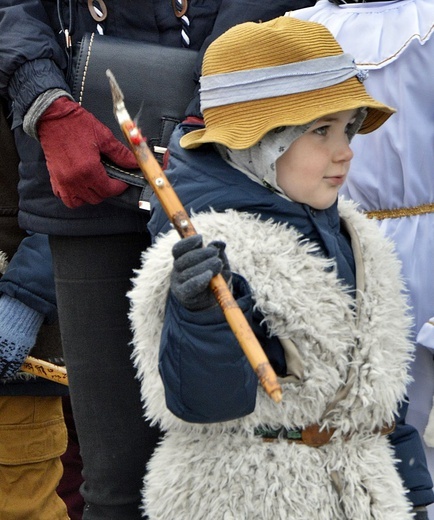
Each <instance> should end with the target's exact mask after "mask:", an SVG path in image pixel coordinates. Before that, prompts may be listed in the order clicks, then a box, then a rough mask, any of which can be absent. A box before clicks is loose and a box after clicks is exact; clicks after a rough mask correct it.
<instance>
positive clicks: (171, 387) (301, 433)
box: [129, 17, 413, 520]
mask: <svg viewBox="0 0 434 520" xmlns="http://www.w3.org/2000/svg"><path fill="white" fill-rule="evenodd" d="M362 79H363V73H362V71H359V70H358V69H357V68H356V67H355V65H354V63H353V60H352V58H351V56H349V55H346V54H343V52H342V49H341V48H340V46H339V45H338V44H337V42H336V41H335V39H334V38H333V37H332V35H331V34H330V32H329V31H328V30H327V29H325V28H324V27H323V26H321V25H319V24H316V23H312V22H304V21H301V20H297V19H293V18H289V17H281V18H277V19H275V20H272V21H270V22H266V23H259V24H256V23H245V24H240V25H238V26H235V27H234V28H232V29H230V30H229V31H227V32H226V33H225V34H223V35H222V36H221V37H219V38H218V39H217V40H216V41H215V42H214V43H213V44H211V45H210V47H209V48H208V50H207V52H206V54H205V57H204V63H203V70H202V78H201V107H202V111H203V114H204V121H205V126H204V127H200V126H198V125H196V126H194V125H188V124H184V125H180V127H179V128H178V130H177V132H176V134H175V135H174V136H173V139H172V144H171V158H170V163H169V167H168V170H167V172H166V173H167V175H168V177H169V179H170V181H171V182H172V184H173V186H174V188H175V190H176V191H177V192H178V195H179V196H180V198H181V200H182V202H183V203H184V205H185V207H186V209H187V210H188V211H189V212H190V213H191V214H192V215H193V223H194V225H195V227H196V229H197V230H198V232H199V233H200V235H198V236H193V237H190V238H187V239H183V240H179V237H178V235H177V233H176V232H175V231H174V230H170V225H169V223H168V220H167V218H166V216H165V215H164V213H163V211H162V208H161V206H160V205H159V204H158V203H156V202H155V203H154V207H153V215H152V219H151V222H150V230H151V232H152V234H153V236H154V237H155V238H156V240H155V244H154V246H153V247H152V248H151V249H149V250H148V251H147V252H146V253H145V254H144V257H143V258H144V263H143V267H142V269H141V270H140V271H139V272H138V273H137V277H136V279H135V286H134V288H133V290H132V291H131V292H130V293H129V296H130V298H131V302H132V308H131V315H130V317H131V320H132V325H133V328H134V360H135V364H136V366H137V368H138V375H139V377H140V379H141V383H142V395H143V399H144V402H145V405H146V414H147V416H148V417H149V418H150V419H152V420H153V421H154V422H155V423H158V424H159V425H160V426H161V428H162V429H163V430H164V431H165V432H166V433H165V437H164V439H163V441H162V442H161V444H160V446H159V447H158V448H157V450H156V452H155V454H154V456H153V458H152V460H151V462H150V465H149V473H148V474H147V476H146V479H145V488H144V507H145V508H146V512H147V514H148V515H149V518H150V519H151V520H155V519H159V520H165V519H167V520H172V519H174V518H176V519H177V520H191V519H193V518H194V519H195V520H200V519H203V520H205V519H206V520H208V519H225V520H229V519H231V520H244V519H246V520H247V519H248V520H252V519H264V520H271V519H273V520H274V519H279V520H283V519H285V520H286V519H291V520H305V519H307V518H311V519H312V520H313V519H314V520H344V519H346V520H350V519H351V520H371V519H376V520H380V519H381V520H385V519H387V520H407V519H408V520H409V519H410V518H413V515H412V513H411V505H410V503H409V501H408V500H407V498H406V496H405V495H406V490H405V489H404V487H403V485H402V482H401V480H400V477H399V475H398V473H397V470H396V468H395V466H394V456H393V450H392V448H391V446H390V444H389V441H388V437H387V435H386V433H388V432H390V431H391V430H392V429H393V419H394V413H396V412H397V408H398V405H397V403H398V402H399V401H400V399H402V397H403V395H404V392H405V386H406V384H407V382H408V376H407V368H408V364H409V361H410V359H411V352H412V351H411V345H410V343H409V342H408V340H407V334H408V327H409V319H408V317H407V315H406V307H405V303H404V299H403V297H402V295H401V289H402V285H401V281H400V279H399V264H398V262H397V260H396V259H395V256H394V253H393V251H392V246H391V244H390V243H389V242H387V241H386V240H384V239H382V238H381V236H380V234H379V232H378V229H377V226H376V224H375V223H373V222H371V221H369V220H367V219H366V218H365V217H364V216H362V215H361V214H360V213H359V212H358V211H357V210H356V208H355V206H354V205H353V204H352V203H350V202H345V201H339V202H338V189H339V188H340V186H341V185H342V183H343V182H344V180H345V177H346V174H347V171H348V168H349V164H350V160H351V158H352V152H351V150H350V148H349V142H350V140H351V138H352V137H353V135H354V134H355V133H357V132H360V133H367V132H371V131H373V130H375V129H376V128H377V127H379V126H380V125H381V124H383V123H384V122H385V121H386V120H387V118H388V117H389V116H390V114H392V113H393V111H394V110H393V109H392V108H390V107H388V106H385V105H383V104H381V103H379V102H377V101H375V100H374V99H373V98H371V97H370V96H369V95H368V94H367V93H366V91H365V89H364V87H363V85H362V83H361V80H362ZM179 145H180V146H179ZM166 232H167V233H166ZM157 235H158V236H157ZM210 242H211V243H210ZM202 243H203V244H209V245H208V246H207V247H202ZM225 246H226V249H225ZM172 254H173V256H172ZM173 258H175V260H173ZM217 272H222V274H223V276H224V277H225V278H226V280H227V281H228V283H229V285H230V287H231V289H232V292H233V294H234V297H235V298H236V299H237V302H238V304H239V306H240V308H241V309H242V310H243V311H244V312H245V314H246V316H247V318H248V320H249V321H250V323H251V326H252V328H253V330H254V332H255V333H256V336H257V337H258V339H259V341H260V342H261V344H262V346H263V348H264V350H265V352H266V354H267V356H268V358H269V360H270V362H271V364H272V366H273V367H274V369H275V371H276V373H277V375H278V376H279V379H280V382H281V386H282V391H283V399H282V401H281V402H280V403H275V402H274V401H273V400H271V399H270V398H269V397H268V396H267V395H266V393H265V392H264V391H263V389H262V388H261V386H259V384H258V380H257V378H256V376H255V374H254V372H253V370H252V368H251V366H250V365H249V363H248V361H247V359H246V357H245V355H244V354H243V352H242V350H241V348H240V347H239V345H238V343H237V340H236V338H235V336H234V335H233V333H232V332H231V330H230V329H229V326H228V325H227V323H226V321H225V319H224V316H223V314H222V311H221V310H220V308H219V307H218V306H217V305H216V302H215V299H214V297H213V295H212V293H211V292H210V290H209V288H208V283H209V280H210V278H211V277H212V276H213V275H214V274H216V273H217ZM315 428H316V429H318V430H320V431H321V432H322V435H321V437H322V439H321V442H320V443H319V445H315V446H313V445H312V443H311V442H310V441H309V439H307V438H306V433H307V432H308V431H309V429H315Z"/></svg>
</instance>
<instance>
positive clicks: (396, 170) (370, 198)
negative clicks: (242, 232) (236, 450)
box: [293, 0, 434, 519]
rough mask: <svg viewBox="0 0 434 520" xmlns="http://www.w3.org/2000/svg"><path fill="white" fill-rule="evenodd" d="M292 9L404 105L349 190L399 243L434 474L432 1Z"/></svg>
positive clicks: (360, 158)
mask: <svg viewBox="0 0 434 520" xmlns="http://www.w3.org/2000/svg"><path fill="white" fill-rule="evenodd" d="M293 16H295V17H297V18H302V19H306V20H313V21H316V22H319V23H322V24H324V25H325V26H326V27H327V28H328V29H329V30H330V31H331V32H332V33H333V35H334V36H335V37H336V39H337V40H338V41H339V43H340V44H341V46H342V47H343V49H344V50H345V51H346V52H349V53H350V54H352V55H353V56H354V57H355V60H356V63H357V64H358V65H359V66H360V67H362V68H363V69H366V70H367V71H368V77H367V79H366V82H365V84H366V88H367V90H368V92H369V93H371V94H372V95H373V96H376V97H380V98H381V99H382V100H384V102H385V103H388V104H391V105H392V106H394V107H396V108H397V114H396V115H395V116H394V117H393V118H391V121H390V122H389V123H388V124H387V125H384V126H383V127H382V128H380V129H379V131H378V132H375V133H373V134H370V135H369V136H366V138H365V137H363V138H362V137H356V138H355V139H354V141H353V144H352V146H353V149H354V152H355V158H354V160H353V161H352V163H351V169H350V173H349V176H348V180H347V181H346V183H345V185H344V186H343V188H342V190H341V193H342V194H343V195H344V196H345V197H347V198H350V199H353V200H355V201H357V202H358V203H359V205H360V208H361V209H362V210H363V211H365V212H366V213H367V215H368V216H370V217H371V218H374V219H375V220H376V222H377V223H378V226H379V227H380V230H381V232H382V233H383V234H384V235H385V236H387V237H389V238H390V239H392V240H393V241H394V243H395V244H396V250H397V253H398V256H399V258H400V260H401V263H402V274H403V277H404V280H405V285H406V293H407V297H408V303H409V305H410V306H411V308H412V315H413V318H414V321H413V327H412V340H413V341H414V342H415V344H416V350H415V359H414V361H413V363H412V366H411V375H412V378H413V381H412V382H411V383H410V384H409V386H408V413H407V421H408V423H410V424H411V425H413V426H415V427H416V428H417V430H418V431H419V433H420V435H421V436H422V437H423V438H424V440H425V446H424V449H425V453H426V458H427V462H428V468H429V471H430V473H431V475H434V445H433V441H431V442H430V440H429V435H428V436H427V435H424V434H425V429H426V426H427V422H428V417H429V414H430V411H431V407H432V397H433V394H434V361H433V353H434V327H433V325H432V324H433V322H434V320H433V316H434V297H433V294H434V267H433V262H432V258H433V255H434V234H433V232H432V230H433V226H434V175H433V174H432V171H433V164H434V147H433V143H434V125H433V121H434V91H433V89H432V83H433V77H434V61H433V59H432V56H433V53H434V37H433V34H434V3H433V2H431V1H430V0H389V1H382V2H372V1H368V2H354V1H352V0H347V1H346V2H341V1H339V0H336V1H328V0H321V1H319V2H318V3H317V4H316V5H315V7H312V8H308V9H303V10H301V11H297V12H294V13H293ZM428 509H429V514H430V517H431V518H432V519H434V506H431V507H430V508H428Z"/></svg>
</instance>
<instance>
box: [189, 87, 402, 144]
mask: <svg viewBox="0 0 434 520" xmlns="http://www.w3.org/2000/svg"><path fill="white" fill-rule="evenodd" d="M362 107H367V108H368V113H367V116H366V118H365V120H364V122H363V124H362V126H361V128H360V129H359V131H358V133H360V134H367V133H369V132H372V131H374V130H376V129H377V128H378V127H379V126H381V125H382V124H383V123H384V122H385V121H386V120H387V119H388V118H389V117H390V116H391V115H392V114H393V113H394V112H396V110H395V109H394V108H392V107H389V106H387V105H384V104H382V103H380V102H378V101H376V100H375V99H374V98H372V97H371V96H369V94H367V92H366V90H365V88H364V87H363V86H362V84H361V83H360V81H359V80H358V79H357V78H355V77H354V78H351V79H349V80H346V81H344V82H342V83H339V84H337V85H333V86H330V87H326V88H323V89H318V90H312V91H309V92H302V93H299V94H291V95H287V96H279V97H275V98H266V99H260V100H255V101H247V102H244V103H236V104H231V105H224V106H219V107H215V108H209V109H207V110H206V112H205V114H204V119H205V128H203V129H200V130H194V131H192V132H190V133H188V134H186V135H184V136H183V137H182V138H181V141H180V144H181V146H182V147H183V148H186V149H191V148H197V147H198V146H200V145H202V144H205V143H219V144H222V145H225V146H227V147H228V148H232V149H236V150H243V149H246V148H250V147H251V146H253V145H254V144H256V143H257V142H258V141H259V140H260V139H261V138H262V137H263V136H264V135H265V134H266V133H267V132H269V131H270V130H272V129H273V128H277V127H279V126H293V125H305V124H307V123H310V122H311V121H314V120H316V119H319V118H321V117H325V116H326V115H329V114H332V113H335V112H341V111H344V110H352V109H357V108H362Z"/></svg>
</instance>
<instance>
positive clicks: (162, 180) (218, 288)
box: [106, 70, 282, 403]
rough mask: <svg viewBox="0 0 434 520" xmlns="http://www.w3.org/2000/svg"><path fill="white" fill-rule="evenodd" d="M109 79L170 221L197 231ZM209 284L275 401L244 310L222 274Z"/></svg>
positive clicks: (121, 119) (121, 118) (278, 396)
mask: <svg viewBox="0 0 434 520" xmlns="http://www.w3.org/2000/svg"><path fill="white" fill-rule="evenodd" d="M106 74H107V77H108V78H109V81H110V87H111V91H112V95H113V108H114V114H115V117H116V119H117V121H118V123H119V125H120V127H121V129H122V131H123V134H124V135H125V138H126V140H127V141H128V143H129V145H130V147H131V149H132V151H133V152H134V155H135V156H136V159H137V163H138V165H139V167H140V169H141V170H142V172H143V175H144V177H145V179H146V180H147V181H148V183H149V184H150V185H151V187H152V189H153V190H154V193H155V195H156V196H157V198H158V200H159V201H160V203H161V205H162V207H163V209H164V211H165V213H166V215H167V216H168V218H169V220H170V221H171V223H172V224H173V226H174V227H175V229H176V230H177V231H178V233H179V235H180V236H181V237H182V238H186V237H189V236H192V235H195V234H196V230H195V229H194V227H193V224H192V223H191V221H190V218H189V216H188V215H187V212H186V211H185V209H184V207H183V205H182V203H181V201H180V200H179V198H178V196H177V194H176V193H175V190H174V189H173V187H172V186H171V184H170V183H169V180H168V179H167V177H166V175H165V174H164V172H163V170H162V168H161V166H160V165H159V164H158V162H157V160H156V159H155V157H154V155H153V154H152V152H151V150H150V149H149V147H148V145H147V143H146V140H145V139H144V138H143V137H142V135H141V132H140V130H139V128H137V126H136V124H135V123H134V121H133V120H132V119H131V118H130V116H129V114H128V112H127V110H126V108H125V104H124V101H123V99H124V97H123V94H122V91H121V89H120V88H119V85H118V84H117V81H116V79H115V77H114V75H113V73H112V72H111V71H110V70H107V71H106ZM210 287H211V289H212V291H213V293H214V295H215V297H216V299H217V301H218V303H219V305H220V307H221V309H222V311H223V313H224V315H225V318H226V320H227V322H228V324H229V326H230V327H231V329H232V332H233V333H234V334H235V336H236V338H237V340H238V342H239V344H240V346H241V348H242V349H243V351H244V354H245V355H246V357H247V359H248V360H249V362H250V364H251V366H252V367H253V370H254V371H255V372H256V374H257V376H258V378H259V381H260V382H261V384H262V386H263V388H264V389H265V391H266V392H267V394H268V395H269V396H270V397H271V398H272V399H273V401H275V402H276V403H278V402H280V401H281V400H282V390H281V387H280V385H279V383H278V381H277V377H276V374H275V372H274V370H273V368H272V366H271V365H270V362H269V360H268V358H267V356H266V355H265V353H264V351H263V349H262V347H261V345H260V343H259V341H258V340H257V338H256V336H255V335H254V333H253V331H252V329H251V328H250V325H249V324H248V322H247V320H246V318H245V316H244V314H243V312H242V311H241V309H240V308H239V306H238V304H237V303H236V301H235V299H234V297H233V296H232V293H231V291H230V289H229V287H228V285H227V283H226V281H225V279H224V278H223V276H222V275H221V274H218V275H217V276H214V277H213V278H212V280H211V282H210Z"/></svg>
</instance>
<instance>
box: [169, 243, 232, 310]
mask: <svg viewBox="0 0 434 520" xmlns="http://www.w3.org/2000/svg"><path fill="white" fill-rule="evenodd" d="M202 246H203V241H202V235H193V236H191V237H188V238H183V239H182V240H180V241H179V242H177V243H176V244H175V245H174V246H173V249H172V254H173V257H174V262H173V271H172V277H171V281H170V289H171V291H172V294H173V295H174V296H175V298H176V299H177V300H178V301H179V303H180V304H181V305H183V306H184V307H185V308H186V309H189V310H190V311H199V310H204V309H208V308H210V307H213V306H214V305H217V301H216V299H215V296H214V294H213V293H212V291H211V289H210V288H209V282H210V281H211V278H212V277H213V276H215V275H217V274H219V273H221V274H222V275H223V277H224V279H225V280H226V282H229V280H230V278H231V270H230V267H229V262H228V259H227V257H226V253H225V247H226V244H225V243H224V242H221V241H214V242H210V244H208V246H207V247H202Z"/></svg>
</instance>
